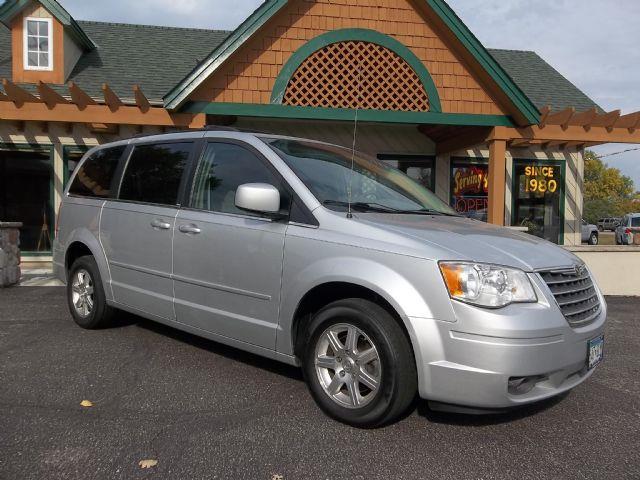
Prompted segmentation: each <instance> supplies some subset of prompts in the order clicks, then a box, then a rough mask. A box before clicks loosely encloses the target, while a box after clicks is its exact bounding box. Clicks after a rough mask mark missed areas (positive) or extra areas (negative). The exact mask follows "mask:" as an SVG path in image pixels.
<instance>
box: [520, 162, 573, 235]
mask: <svg viewBox="0 0 640 480" xmlns="http://www.w3.org/2000/svg"><path fill="white" fill-rule="evenodd" d="M523 164H531V165H536V166H554V167H559V168H560V181H559V182H558V188H559V189H560V191H559V202H558V213H559V215H560V226H559V229H558V241H557V243H558V245H564V230H565V222H566V211H565V207H566V182H567V162H566V161H564V160H545V159H540V158H514V159H513V167H512V172H511V225H516V214H517V212H516V197H517V194H518V192H519V191H520V190H519V184H518V177H517V175H516V166H518V165H523Z"/></svg>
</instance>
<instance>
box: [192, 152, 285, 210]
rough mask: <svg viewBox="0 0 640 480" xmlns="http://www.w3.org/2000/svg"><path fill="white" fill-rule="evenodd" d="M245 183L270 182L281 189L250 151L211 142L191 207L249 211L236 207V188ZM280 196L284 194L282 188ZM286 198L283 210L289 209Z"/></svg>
mask: <svg viewBox="0 0 640 480" xmlns="http://www.w3.org/2000/svg"><path fill="white" fill-rule="evenodd" d="M243 183H268V184H270V185H273V186H275V187H278V186H279V184H280V182H279V181H278V180H277V178H276V176H275V175H274V174H273V173H272V172H271V170H269V168H268V167H267V166H266V165H265V164H264V163H263V162H262V161H261V160H260V158H258V157H257V156H256V155H254V154H253V153H252V152H251V151H249V150H247V149H246V148H244V147H241V146H239V145H233V144H229V143H210V144H208V145H207V148H206V149H205V152H204V155H203V156H202V160H201V161H200V165H199V167H198V171H197V173H196V178H195V182H194V186H193V196H192V198H191V206H192V207H193V208H199V209H203V210H211V211H214V212H224V213H237V214H244V215H246V213H247V212H245V211H244V210H241V209H239V208H238V207H236V205H235V199H236V189H237V188H238V186H239V185H242V184H243ZM280 195H283V192H282V189H281V191H280ZM287 202H288V200H287V199H286V195H283V196H282V198H281V208H288V207H287V205H288V203H287Z"/></svg>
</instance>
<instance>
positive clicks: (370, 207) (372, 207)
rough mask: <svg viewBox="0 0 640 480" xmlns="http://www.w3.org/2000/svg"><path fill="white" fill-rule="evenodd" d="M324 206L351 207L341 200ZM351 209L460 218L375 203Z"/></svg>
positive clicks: (327, 202)
mask: <svg viewBox="0 0 640 480" xmlns="http://www.w3.org/2000/svg"><path fill="white" fill-rule="evenodd" d="M322 204H323V205H335V206H339V207H347V208H348V207H349V202H343V201H340V200H325V201H323V202H322ZM351 208H353V209H354V210H358V211H361V212H376V213H399V214H403V215H445V216H448V217H459V216H460V215H456V214H454V213H446V212H441V211H439V210H433V209H430V208H420V209H416V210H402V209H399V208H393V207H390V206H388V205H382V204H380V203H374V202H371V203H369V202H352V203H351Z"/></svg>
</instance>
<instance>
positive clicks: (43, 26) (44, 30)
mask: <svg viewBox="0 0 640 480" xmlns="http://www.w3.org/2000/svg"><path fill="white" fill-rule="evenodd" d="M38 24H39V26H40V31H39V34H40V36H41V37H46V36H48V35H49V23H48V22H38Z"/></svg>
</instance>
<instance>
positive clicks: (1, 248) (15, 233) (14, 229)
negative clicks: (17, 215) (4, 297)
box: [0, 222, 22, 287]
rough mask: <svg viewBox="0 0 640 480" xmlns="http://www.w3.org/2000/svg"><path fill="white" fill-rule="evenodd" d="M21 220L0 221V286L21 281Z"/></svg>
mask: <svg viewBox="0 0 640 480" xmlns="http://www.w3.org/2000/svg"><path fill="white" fill-rule="evenodd" d="M20 227H22V223H20V222H0V287H9V286H11V285H16V284H18V283H19V282H20Z"/></svg>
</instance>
